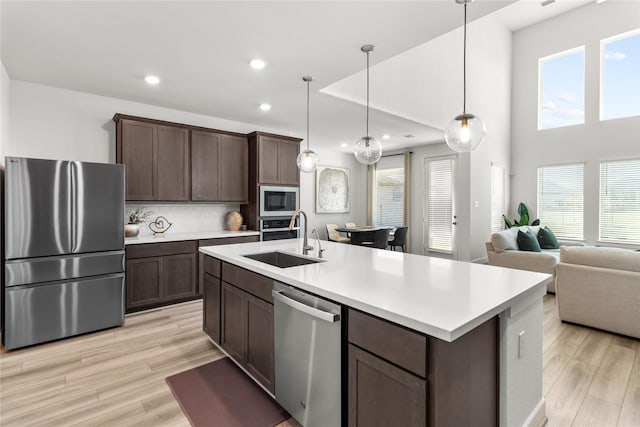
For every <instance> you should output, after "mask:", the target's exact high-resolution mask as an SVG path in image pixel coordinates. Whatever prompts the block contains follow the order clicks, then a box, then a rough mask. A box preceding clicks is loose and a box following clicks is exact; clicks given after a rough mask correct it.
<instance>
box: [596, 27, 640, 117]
mask: <svg viewBox="0 0 640 427" xmlns="http://www.w3.org/2000/svg"><path fill="white" fill-rule="evenodd" d="M639 115H640V29H637V30H634V31H630V32H628V33H624V34H620V35H617V36H615V37H611V38H608V39H605V40H602V41H601V42H600V120H609V119H617V118H620V117H630V116H639Z"/></svg>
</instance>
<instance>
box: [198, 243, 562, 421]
mask: <svg viewBox="0 0 640 427" xmlns="http://www.w3.org/2000/svg"><path fill="white" fill-rule="evenodd" d="M313 244H314V245H316V246H317V242H313ZM322 246H323V249H325V251H324V253H323V260H322V262H317V263H313V264H307V265H301V266H297V267H290V268H279V267H275V266H272V265H269V264H266V263H263V262H260V261H256V260H253V259H250V258H247V257H245V256H244V255H248V254H256V253H263V252H272V251H282V252H286V253H292V254H298V255H300V254H301V253H302V242H301V241H299V240H298V239H292V240H280V241H272V242H256V243H246V244H237V245H225V246H220V247H201V248H200V252H201V253H203V254H204V255H207V256H206V257H205V264H204V271H203V275H204V277H203V281H204V283H205V289H204V292H205V296H204V298H205V313H204V317H205V320H204V323H205V325H204V329H205V331H206V332H207V333H208V334H209V336H210V337H211V339H212V340H213V341H214V342H216V343H217V344H219V345H220V347H221V348H222V349H223V350H224V351H225V352H226V353H227V354H229V355H230V356H231V357H232V358H233V359H235V360H236V362H237V363H239V365H241V366H242V367H243V368H244V369H245V370H246V371H247V372H248V373H249V374H251V375H252V376H253V377H254V379H256V380H258V382H259V383H260V384H261V385H262V386H263V387H265V388H266V389H267V390H269V391H271V392H273V382H274V378H273V369H272V365H273V347H272V346H273V344H272V343H270V341H271V342H272V341H273V340H272V337H273V323H272V322H273V320H272V319H273V305H272V304H273V300H272V298H271V288H272V286H273V281H277V282H281V283H284V284H287V285H291V286H293V287H295V288H298V289H300V290H303V291H306V292H310V293H312V294H315V295H317V296H320V297H323V298H326V299H328V300H331V301H333V302H337V303H339V304H341V305H343V307H345V310H344V311H343V313H345V314H346V325H345V328H344V334H343V335H344V339H343V342H342V351H343V353H344V354H345V358H344V359H343V366H342V375H343V378H344V379H345V383H348V384H347V387H346V388H348V393H345V394H348V398H346V396H345V400H344V402H345V403H344V404H343V407H345V408H346V410H345V414H347V416H346V417H345V421H346V420H347V419H348V421H346V422H348V424H349V425H365V422H363V420H365V419H367V416H368V415H367V414H374V415H375V414H378V415H377V416H381V414H385V413H386V414H397V416H398V417H401V418H400V419H398V418H396V419H395V421H402V420H405V421H406V422H407V423H410V424H412V425H413V424H417V425H432V426H435V425H443V426H444V425H454V424H455V425H497V424H499V425H504V426H511V425H518V426H519V425H540V424H541V422H543V421H544V417H545V416H544V401H543V399H542V297H543V296H544V294H545V293H546V283H547V282H548V281H549V280H552V278H551V276H550V275H547V274H541V273H533V272H527V271H522V270H513V269H505V268H500V267H493V266H487V265H479V264H472V263H465V262H458V261H451V260H446V259H442V258H434V257H424V256H418V255H411V254H404V253H399V252H392V251H385V250H376V249H369V248H364V247H359V246H352V245H345V244H338V243H332V242H325V241H323V242H322ZM317 249H318V248H317V247H316V248H315V249H314V250H313V251H312V252H311V253H310V255H313V256H314V257H317V255H318V252H317ZM225 289H226V291H225ZM225 292H227V295H234V296H235V297H236V298H230V299H225ZM228 302H231V304H232V305H225V304H227V303H228ZM270 304H271V305H270ZM236 311H239V312H244V313H249V317H248V318H242V316H235V317H233V316H230V314H233V313H235V312H236ZM225 313H227V314H226V315H225ZM225 320H226V321H227V323H228V325H227V326H226V327H225ZM252 320H253V323H252ZM238 325H242V326H241V327H239V326H238ZM229 328H231V329H229ZM233 328H236V329H237V328H240V329H242V331H240V332H239V333H238V334H237V335H238V337H232V335H233V332H234V331H233V330H232V329H233ZM225 336H229V337H231V339H230V340H229V339H225ZM234 339H235V341H236V342H235V343H234V342H232V341H233V340H234ZM252 340H253V341H252ZM269 345H271V347H270V348H269ZM252 350H255V353H254V354H251V351H252ZM234 353H235V354H234ZM347 353H348V354H347ZM371 358H373V359H375V360H373V359H371ZM368 359H371V360H368ZM363 361H364V362H363ZM360 362H362V363H364V364H366V365H367V366H368V369H369V370H371V369H373V370H377V372H376V374H375V375H370V376H369V377H368V378H367V377H362V378H360V377H359V376H358V375H356V373H355V372H353V371H354V367H356V369H357V367H358V366H360V365H359V363H360ZM363 366H364V365H363ZM385 370H386V371H385ZM358 372H360V371H358ZM362 372H365V371H364V370H363V371H362ZM380 372H382V375H378V374H379V373H380ZM385 381H387V382H388V384H386V385H385V384H384V382H385ZM381 384H382V385H381ZM370 387H381V390H369V389H368V388H370ZM364 396H370V397H371V398H373V399H375V400H376V402H375V404H374V403H371V404H367V402H366V399H365V397H364ZM394 396H395V397H394ZM380 399H382V401H380ZM385 405H386V406H385ZM407 408H409V410H407ZM407 412H409V414H407ZM378 421H379V422H381V423H383V421H382V420H381V419H378ZM401 423H402V422H401ZM395 424H396V425H399V424H398V423H397V422H396V423H395Z"/></svg>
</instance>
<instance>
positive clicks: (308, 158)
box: [296, 76, 318, 173]
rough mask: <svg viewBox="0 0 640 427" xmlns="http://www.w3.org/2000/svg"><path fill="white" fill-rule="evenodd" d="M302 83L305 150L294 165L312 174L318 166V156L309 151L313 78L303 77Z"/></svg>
mask: <svg viewBox="0 0 640 427" xmlns="http://www.w3.org/2000/svg"><path fill="white" fill-rule="evenodd" d="M302 80H303V81H305V82H307V149H306V150H303V151H302V152H301V153H300V154H298V158H297V159H296V163H297V164H298V168H299V169H300V170H301V171H302V172H306V173H309V172H313V171H314V170H316V166H318V155H317V154H316V153H314V152H313V151H311V150H310V149H309V84H310V83H311V82H312V81H313V77H311V76H304V77H303V78H302Z"/></svg>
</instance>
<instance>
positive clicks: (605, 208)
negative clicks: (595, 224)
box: [600, 160, 640, 243]
mask: <svg viewBox="0 0 640 427" xmlns="http://www.w3.org/2000/svg"><path fill="white" fill-rule="evenodd" d="M600 240H602V241H617V242H623V243H640V160H624V161H616V162H602V163H600Z"/></svg>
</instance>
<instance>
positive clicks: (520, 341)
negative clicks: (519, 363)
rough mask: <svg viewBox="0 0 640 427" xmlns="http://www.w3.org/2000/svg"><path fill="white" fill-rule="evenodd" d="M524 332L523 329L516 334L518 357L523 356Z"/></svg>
mask: <svg viewBox="0 0 640 427" xmlns="http://www.w3.org/2000/svg"><path fill="white" fill-rule="evenodd" d="M524 333H525V331H522V332H520V333H519V334H518V359H522V358H523V357H524Z"/></svg>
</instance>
